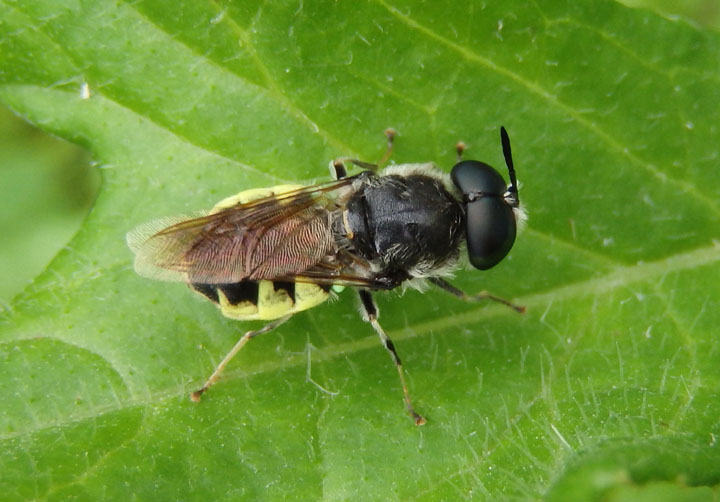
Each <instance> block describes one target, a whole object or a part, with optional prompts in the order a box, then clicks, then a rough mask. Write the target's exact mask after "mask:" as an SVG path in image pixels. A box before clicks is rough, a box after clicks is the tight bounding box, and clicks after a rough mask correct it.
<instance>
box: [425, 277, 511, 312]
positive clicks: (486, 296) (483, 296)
mask: <svg viewBox="0 0 720 502" xmlns="http://www.w3.org/2000/svg"><path fill="white" fill-rule="evenodd" d="M430 282H432V283H433V284H435V285H436V286H437V287H439V288H440V289H443V290H445V291H447V292H448V293H450V294H451V295H453V296H456V297H457V298H460V299H461V300H464V301H466V302H479V301H482V300H492V301H494V302H498V303H502V304H503V305H507V306H508V307H510V308H511V309H514V310H517V311H518V312H520V313H521V314H524V313H525V307H524V306H523V305H516V304H514V303H512V302H511V301H510V300H506V299H505V298H500V297H499V296H495V295H492V294H490V293H488V292H487V291H481V292H480V293H478V294H475V295H468V294H467V293H465V292H464V291H462V290H460V289H458V288H456V287H455V286H453V285H452V284H450V283H449V282H447V281H446V280H445V279H440V278H439V277H431V278H430Z"/></svg>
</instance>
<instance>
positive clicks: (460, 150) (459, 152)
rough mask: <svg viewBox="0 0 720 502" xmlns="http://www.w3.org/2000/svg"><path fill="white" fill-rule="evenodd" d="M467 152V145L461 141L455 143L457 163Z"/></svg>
mask: <svg viewBox="0 0 720 502" xmlns="http://www.w3.org/2000/svg"><path fill="white" fill-rule="evenodd" d="M465 150H467V145H466V144H465V143H463V142H462V141H458V142H457V143H455V151H456V152H457V161H458V162H460V161H461V160H462V156H463V153H464V152H465Z"/></svg>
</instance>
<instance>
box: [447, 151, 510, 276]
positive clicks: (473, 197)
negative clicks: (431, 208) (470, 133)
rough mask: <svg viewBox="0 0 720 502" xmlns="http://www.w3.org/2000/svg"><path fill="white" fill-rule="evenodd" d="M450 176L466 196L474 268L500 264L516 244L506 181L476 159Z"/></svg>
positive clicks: (467, 224)
mask: <svg viewBox="0 0 720 502" xmlns="http://www.w3.org/2000/svg"><path fill="white" fill-rule="evenodd" d="M450 177H451V178H452V180H453V183H455V186H457V187H458V188H459V189H460V191H461V192H462V194H463V198H464V202H465V220H466V221H465V224H466V229H465V233H466V237H467V247H468V255H469V257H470V263H472V265H473V266H474V267H475V268H479V269H480V270H487V269H489V268H492V267H494V266H495V265H497V264H498V263H499V262H500V261H501V260H502V259H503V258H505V256H506V255H507V254H508V252H509V251H510V248H512V246H513V244H514V243H515V235H516V233H517V225H516V222H515V214H514V213H513V208H512V207H511V206H510V204H508V202H507V201H506V200H505V198H504V197H503V196H504V194H505V192H506V191H507V186H506V185H505V180H503V178H502V176H500V173H498V172H497V171H496V170H495V169H493V168H492V167H491V166H489V165H487V164H485V163H484V162H478V161H476V160H466V161H463V162H459V163H457V164H456V165H455V167H453V169H452V172H451V173H450Z"/></svg>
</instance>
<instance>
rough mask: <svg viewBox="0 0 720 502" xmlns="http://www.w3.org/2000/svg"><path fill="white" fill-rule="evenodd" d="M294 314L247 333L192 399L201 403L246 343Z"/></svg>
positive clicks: (192, 395)
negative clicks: (203, 395)
mask: <svg viewBox="0 0 720 502" xmlns="http://www.w3.org/2000/svg"><path fill="white" fill-rule="evenodd" d="M291 316H292V314H289V315H286V316H285V317H281V318H279V319H275V320H274V321H272V322H270V323H268V324H266V325H265V326H263V327H262V328H260V329H256V330H254V331H248V332H247V333H245V334H244V335H243V336H242V338H240V340H238V342H237V343H236V344H235V346H234V347H233V348H232V350H231V351H230V352H228V354H227V355H226V356H225V358H224V359H223V360H222V361H221V362H220V364H218V366H217V368H215V371H213V373H212V375H210V378H208V379H207V381H206V382H205V384H204V385H203V386H202V388H200V389H199V390H196V391H195V392H193V393H192V394H190V399H192V400H193V401H195V402H196V403H197V402H199V401H200V396H202V394H203V392H205V391H206V390H208V389H209V388H210V387H211V386H212V385H213V384H214V383H215V382H216V381H217V379H218V378H220V373H222V372H223V370H224V369H225V366H227V365H228V363H229V362H230V360H231V359H232V358H233V357H235V354H237V353H238V352H240V349H242V348H243V347H244V346H245V344H246V343H248V342H249V341H250V340H251V339H252V338H255V337H256V336H258V335H262V334H263V333H267V332H268V331H271V330H273V329H275V328H277V327H278V326H280V325H281V324H282V323H284V322H285V321H287V320H288V319H290V317H291Z"/></svg>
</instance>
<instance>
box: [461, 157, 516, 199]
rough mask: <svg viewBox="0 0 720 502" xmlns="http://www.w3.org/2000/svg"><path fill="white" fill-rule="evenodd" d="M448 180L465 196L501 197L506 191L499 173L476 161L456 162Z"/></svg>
mask: <svg viewBox="0 0 720 502" xmlns="http://www.w3.org/2000/svg"><path fill="white" fill-rule="evenodd" d="M450 178H452V180H453V183H455V186H457V187H458V188H459V189H460V191H461V192H462V193H463V194H465V195H469V194H472V193H482V194H494V195H497V196H499V197H502V195H503V194H504V193H505V191H506V190H507V185H506V184H505V180H503V178H502V176H500V173H499V172H497V171H496V170H495V169H494V168H493V167H491V166H489V165H487V164H486V163H484V162H479V161H477V160H463V161H462V162H458V163H457V164H455V167H453V168H452V171H450Z"/></svg>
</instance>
